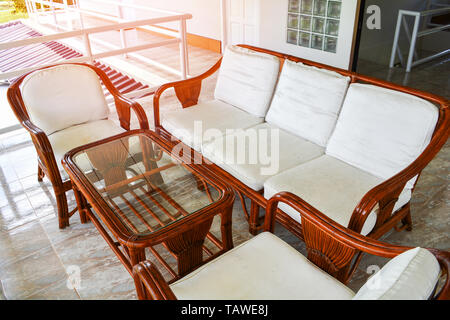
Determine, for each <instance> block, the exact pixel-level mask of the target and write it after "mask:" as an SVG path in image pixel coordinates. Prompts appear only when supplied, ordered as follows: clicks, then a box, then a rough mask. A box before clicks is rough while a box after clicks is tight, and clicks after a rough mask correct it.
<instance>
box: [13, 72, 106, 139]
mask: <svg viewBox="0 0 450 320" xmlns="http://www.w3.org/2000/svg"><path fill="white" fill-rule="evenodd" d="M21 93H22V98H23V101H24V103H25V107H26V109H27V112H28V115H29V116H30V119H31V122H33V123H34V124H35V125H37V126H38V127H40V128H41V129H42V130H43V131H44V132H45V133H46V134H47V135H49V134H51V133H53V132H55V131H59V130H62V129H65V128H68V127H71V126H73V125H76V124H81V123H85V122H89V121H95V120H101V119H105V118H107V117H108V112H109V110H108V105H107V104H106V100H105V96H104V94H103V90H102V87H101V84H100V81H99V78H98V76H97V74H96V73H95V71H93V70H92V69H90V68H89V67H85V66H80V65H73V64H65V65H59V66H55V67H51V68H47V69H43V70H38V71H36V72H33V73H31V74H29V75H28V76H27V77H25V79H24V80H23V82H22V84H21Z"/></svg>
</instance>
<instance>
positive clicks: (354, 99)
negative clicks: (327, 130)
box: [326, 84, 439, 188]
mask: <svg viewBox="0 0 450 320" xmlns="http://www.w3.org/2000/svg"><path fill="white" fill-rule="evenodd" d="M438 115H439V112H438V108H437V107H436V106H434V105H433V104H432V103H430V102H428V101H425V100H423V99H420V98H418V97H415V96H412V95H409V94H405V93H401V92H398V91H393V90H388V89H384V88H381V87H378V86H373V85H367V84H352V85H350V88H349V90H348V93H347V96H346V98H345V101H344V106H343V107H342V111H341V114H340V115H339V118H338V122H337V125H336V129H335V131H334V132H333V134H332V136H331V138H330V141H329V143H328V146H327V150H326V153H327V154H329V155H331V156H333V157H336V158H338V159H341V160H342V161H345V162H347V163H349V164H351V165H353V166H355V167H357V168H360V169H362V170H364V171H367V172H369V173H371V174H373V175H374V176H377V177H380V178H382V179H389V178H390V177H392V176H393V175H395V174H397V173H398V172H400V171H401V170H403V169H404V168H406V167H407V166H408V165H409V164H411V163H412V162H413V161H414V160H415V159H416V158H417V157H418V156H419V155H420V153H421V152H422V151H423V150H424V149H425V147H426V146H427V145H428V143H429V142H430V139H431V136H432V134H433V131H434V128H435V126H436V122H437V119H438ZM414 181H415V178H414V179H412V180H411V181H409V182H408V187H409V188H412V187H413V184H414Z"/></svg>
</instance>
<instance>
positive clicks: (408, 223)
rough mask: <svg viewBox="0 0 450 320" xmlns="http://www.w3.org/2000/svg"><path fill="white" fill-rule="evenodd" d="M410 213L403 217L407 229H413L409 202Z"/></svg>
mask: <svg viewBox="0 0 450 320" xmlns="http://www.w3.org/2000/svg"><path fill="white" fill-rule="evenodd" d="M407 210H408V213H407V214H406V216H405V217H404V218H403V219H402V223H403V225H404V226H406V231H412V218H411V210H410V207H409V204H408V209H407Z"/></svg>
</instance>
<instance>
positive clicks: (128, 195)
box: [63, 130, 234, 281]
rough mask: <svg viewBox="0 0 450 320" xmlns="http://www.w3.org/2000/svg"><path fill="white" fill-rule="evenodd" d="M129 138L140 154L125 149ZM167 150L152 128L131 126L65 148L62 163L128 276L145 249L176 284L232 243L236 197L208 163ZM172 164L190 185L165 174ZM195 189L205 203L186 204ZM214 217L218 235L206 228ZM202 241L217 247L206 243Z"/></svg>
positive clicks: (82, 209)
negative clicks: (82, 165)
mask: <svg viewBox="0 0 450 320" xmlns="http://www.w3.org/2000/svg"><path fill="white" fill-rule="evenodd" d="M133 139H134V140H135V142H134V143H135V145H136V144H137V145H138V147H137V148H139V149H140V150H141V152H138V154H140V155H142V157H141V158H137V157H135V156H133V155H132V154H131V153H129V150H128V149H127V148H128V147H125V146H126V145H127V142H130V141H131V140H133ZM137 141H139V142H137ZM130 145H131V143H130ZM172 148H173V146H171V145H169V144H167V142H166V141H164V140H163V139H161V138H160V137H158V136H157V135H156V134H155V133H153V132H152V131H149V130H132V131H129V132H125V133H122V134H119V135H116V136H113V137H110V138H107V139H104V140H101V141H97V142H94V143H91V144H87V145H84V146H81V147H78V148H75V149H73V150H71V151H69V152H68V153H67V154H66V155H65V157H64V160H63V165H64V167H65V169H66V171H67V172H68V173H69V175H70V177H71V181H72V183H73V185H74V192H75V196H76V199H77V203H78V207H79V210H80V212H81V213H82V214H83V215H87V216H88V217H89V218H90V220H91V221H92V222H93V224H94V225H95V227H96V228H97V229H98V230H99V232H100V234H101V235H102V236H103V238H104V239H105V240H106V242H107V243H108V245H109V246H110V247H111V249H112V250H113V251H114V253H115V254H116V255H117V257H118V258H119V259H120V261H121V262H122V263H123V265H124V266H125V268H126V269H127V270H128V271H129V272H130V274H131V273H132V267H133V266H134V265H135V264H137V263H139V262H140V261H143V260H145V258H146V255H145V249H146V248H148V250H149V251H150V252H151V254H153V256H154V257H155V258H156V259H157V260H158V261H159V263H161V265H162V266H163V267H164V268H165V269H166V270H167V272H168V273H169V274H170V275H171V276H173V278H174V279H173V281H175V280H177V279H179V278H180V277H182V276H183V275H185V274H186V273H187V272H189V270H191V269H192V268H194V267H196V266H197V265H199V264H201V263H202V262H203V258H204V255H203V253H205V255H206V256H205V258H206V261H209V260H210V259H213V258H215V257H217V256H218V255H220V254H222V253H223V252H225V251H227V250H229V249H231V248H232V247H233V240H232V237H231V214H232V208H233V202H234V194H233V192H232V190H231V188H229V187H228V186H227V185H225V184H224V183H223V182H222V181H221V179H220V178H219V177H217V176H216V175H215V174H214V173H213V172H211V171H210V170H209V169H208V167H207V166H203V165H198V164H193V163H190V162H188V161H189V157H187V156H186V155H180V154H176V153H175V152H172ZM163 156H164V158H163ZM86 157H87V158H88V159H89V162H90V163H91V166H90V167H85V168H84V169H82V168H80V166H79V164H78V159H81V160H80V161H83V158H84V159H86ZM161 159H163V160H164V162H163V163H161ZM168 159H170V160H168ZM177 168H178V169H180V170H181V169H182V170H183V172H185V174H184V175H182V176H183V177H188V178H189V179H188V181H187V182H188V183H179V182H177V181H178V180H176V179H170V178H168V177H169V176H168V174H169V173H168V171H170V170H171V169H177ZM164 175H165V178H164ZM164 179H167V180H166V181H165V182H164ZM194 188H195V189H194ZM210 188H211V190H210ZM195 190H197V191H198V192H197V193H201V195H202V196H203V198H205V199H206V200H203V202H201V204H200V205H198V206H195V207H194V208H191V207H190V204H189V203H190V201H191V200H192V198H193V197H194V195H195V193H196V191H195ZM213 191H216V196H215V197H214V196H213V195H212V192H213ZM86 200H87V201H89V204H90V205H91V206H92V207H93V208H94V210H95V212H96V214H97V215H98V217H97V215H96V214H94V213H93V212H92V211H91V210H90V208H89V206H88V205H87V201H86ZM198 201H200V200H198ZM188 208H190V209H188ZM171 209H172V210H171ZM216 215H220V231H221V239H220V240H219V239H218V238H217V237H216V236H214V235H213V234H212V233H211V232H210V228H211V224H212V221H213V218H214V216H216ZM100 221H101V222H102V223H101V222H100ZM105 227H106V229H107V230H108V231H109V232H108V231H107V230H106V229H105ZM110 234H112V236H113V237H114V238H115V239H117V241H116V240H114V239H113V238H112V237H111V235H110ZM206 238H207V239H209V240H210V241H211V242H212V244H213V245H215V247H216V248H218V249H219V250H218V251H217V252H213V251H212V250H211V249H208V248H207V247H206V246H205V245H204V242H205V239H206ZM158 244H162V245H163V246H164V247H165V248H166V249H168V251H169V252H170V253H171V254H172V256H173V257H174V258H175V259H176V261H177V263H178V272H175V271H174V270H173V268H172V267H171V266H170V265H169V264H168V263H167V262H166V261H165V260H164V259H163V258H162V257H161V255H160V254H159V253H158V252H157V250H155V249H154V248H153V247H154V246H156V245H158Z"/></svg>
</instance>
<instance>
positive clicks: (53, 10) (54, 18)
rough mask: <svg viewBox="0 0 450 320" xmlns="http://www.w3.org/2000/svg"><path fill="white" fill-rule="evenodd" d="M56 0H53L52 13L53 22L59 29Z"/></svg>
mask: <svg viewBox="0 0 450 320" xmlns="http://www.w3.org/2000/svg"><path fill="white" fill-rule="evenodd" d="M54 2H55V0H52V6H51V7H52V14H53V23H54V24H55V26H56V28H57V29H58V19H57V18H56V8H55V5H54Z"/></svg>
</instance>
